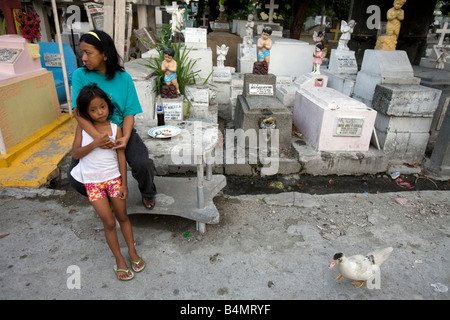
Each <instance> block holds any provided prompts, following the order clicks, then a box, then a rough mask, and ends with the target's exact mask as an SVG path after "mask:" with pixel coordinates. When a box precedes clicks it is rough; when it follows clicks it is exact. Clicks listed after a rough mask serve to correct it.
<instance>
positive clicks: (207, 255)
mask: <svg viewBox="0 0 450 320" xmlns="http://www.w3.org/2000/svg"><path fill="white" fill-rule="evenodd" d="M67 165H68V161H67V157H66V158H65V161H63V162H62V163H61V166H62V170H64V167H65V166H67ZM227 178H228V186H227V187H226V188H225V189H223V190H222V193H219V195H218V196H217V197H216V198H214V203H215V205H216V207H217V208H218V210H219V212H220V221H219V223H218V224H213V225H207V227H206V232H205V233H203V234H201V233H199V232H197V231H196V227H195V222H193V221H192V220H188V219H184V218H181V217H175V216H166V215H164V216H159V215H151V214H133V215H130V219H131V222H132V225H133V230H134V235H135V241H136V245H137V250H138V253H139V254H140V255H142V257H143V258H144V259H145V260H146V262H147V267H146V269H145V270H144V271H143V272H142V273H139V274H136V276H135V279H133V280H132V281H130V282H125V283H124V282H120V281H118V280H116V278H115V275H114V272H113V270H112V267H113V264H114V259H113V256H112V254H111V252H110V251H109V249H108V248H107V245H106V242H105V239H104V233H103V228H102V224H101V221H100V220H99V218H98V217H97V216H96V214H95V212H94V210H93V208H92V206H90V205H89V204H88V202H87V200H86V199H85V198H84V197H82V196H81V195H79V194H77V193H76V192H75V191H73V190H72V189H71V188H70V187H69V185H68V183H67V181H66V179H64V178H62V179H61V180H59V181H58V183H57V184H55V185H54V186H53V188H48V189H45V188H44V189H30V190H28V191H26V190H17V189H8V188H4V189H1V190H0V197H1V202H2V214H1V215H0V244H1V247H2V250H1V251H2V252H1V257H2V258H1V259H0V269H1V270H2V273H1V275H0V299H6V300H9V299H19V300H22V299H45V300H53V299H56V300H59V299H68V300H72V299H88V300H90V299H138V300H140V299H146V300H160V299H163V300H178V302H177V303H176V304H174V306H173V307H170V306H171V304H170V302H169V303H168V304H158V303H153V304H152V305H153V306H154V307H156V308H158V307H162V308H168V310H167V312H170V313H174V314H179V313H180V312H181V307H187V306H188V305H187V304H188V303H190V305H191V306H201V305H202V302H201V301H197V300H215V302H214V305H215V306H216V305H217V303H220V301H224V300H242V299H250V300H253V299H255V300H265V301H264V302H263V304H269V305H270V304H271V301H270V300H273V301H275V300H299V299H305V300H310V299H314V300H405V299H408V300H409V299H412V300H448V299H449V292H448V287H449V285H450V282H449V279H450V272H449V270H448V266H449V253H450V250H449V246H450V241H449V237H450V228H449V226H450V224H449V218H450V217H449V213H450V198H449V197H448V191H447V190H448V182H438V181H435V182H436V183H439V184H437V185H435V184H434V183H429V182H430V181H427V180H426V179H417V178H416V177H414V176H403V175H402V178H403V179H404V180H405V181H409V182H411V183H413V186H414V187H413V188H408V189H405V188H401V187H400V186H398V185H396V184H395V183H394V182H393V180H392V179H391V178H390V177H388V176H387V175H386V176H383V175H379V176H353V177H349V176H347V177H346V176H333V177H330V176H327V177H300V179H294V178H293V177H279V178H278V179H274V178H272V179H261V178H258V179H256V178H249V177H247V178H242V177H241V178H238V177H227ZM416 179H417V181H416ZM422 180H423V181H422ZM414 183H415V184H414ZM118 231H119V229H118ZM119 239H120V244H121V249H122V252H123V254H124V255H125V256H127V250H126V245H125V243H124V241H123V239H122V237H121V235H120V233H119ZM387 246H391V247H393V248H394V251H393V253H392V254H391V256H390V258H389V259H388V260H387V261H386V262H385V264H383V265H382V267H381V274H380V282H379V283H378V288H377V287H376V286H375V287H374V286H372V287H371V288H369V286H368V285H366V284H365V285H364V286H363V287H361V288H360V289H356V288H354V287H353V285H352V284H351V280H348V279H343V280H341V281H336V280H334V278H335V277H336V276H337V275H338V272H337V270H336V268H333V269H331V270H330V269H328V264H329V263H330V262H331V259H332V257H333V255H334V254H335V253H337V252H344V253H345V254H346V255H347V256H350V255H354V254H364V255H365V254H367V253H368V252H370V251H371V250H373V249H375V248H381V247H387ZM186 300H188V301H186ZM235 302H238V301H235ZM224 303H225V302H224ZM227 303H228V302H227ZM255 303H259V302H257V301H255ZM261 303H262V302H261ZM261 303H260V304H261ZM272 303H273V304H272V307H271V312H272V314H274V315H275V314H278V313H279V312H285V311H286V309H285V308H286V307H287V309H288V310H291V311H292V310H293V308H294V306H295V304H289V303H288V304H287V306H286V307H284V305H282V306H283V307H281V306H279V305H277V304H276V303H275V302H272ZM281 308H283V310H280V309H281ZM216 309H219V307H217V308H216ZM223 312H224V310H223V308H222V313H223Z"/></svg>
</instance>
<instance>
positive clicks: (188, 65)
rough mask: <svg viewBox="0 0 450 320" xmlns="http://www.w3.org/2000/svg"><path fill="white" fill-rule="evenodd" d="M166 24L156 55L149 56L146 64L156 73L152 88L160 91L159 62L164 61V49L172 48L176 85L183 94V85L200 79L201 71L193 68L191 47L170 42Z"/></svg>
mask: <svg viewBox="0 0 450 320" xmlns="http://www.w3.org/2000/svg"><path fill="white" fill-rule="evenodd" d="M168 26H169V28H166V26H164V27H163V29H165V30H162V31H161V32H162V33H161V37H160V41H161V42H160V43H159V44H158V46H157V47H156V49H157V51H158V56H157V57H152V58H150V59H149V63H148V64H147V65H146V66H147V67H149V68H151V69H153V71H154V74H155V75H156V86H155V88H154V90H155V91H156V92H157V93H161V87H162V85H163V84H164V72H163V71H162V70H161V64H162V62H163V61H164V51H165V50H166V49H167V48H169V47H171V48H172V49H174V50H175V56H174V60H175V61H176V63H177V81H178V86H179V88H180V92H181V94H183V95H185V87H186V86H187V85H192V84H196V83H197V81H198V80H199V79H200V76H199V73H200V72H201V70H195V64H196V63H197V60H194V59H191V58H189V52H190V51H191V49H188V48H187V47H186V46H184V47H183V46H182V45H181V43H180V42H178V43H172V42H171V41H170V31H169V37H167V30H170V25H168ZM211 74H212V71H211V73H210V74H209V75H208V77H207V78H206V79H205V81H204V82H203V84H206V83H207V81H208V79H209V78H210V76H211Z"/></svg>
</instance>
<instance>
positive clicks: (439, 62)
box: [434, 48, 448, 69]
mask: <svg viewBox="0 0 450 320" xmlns="http://www.w3.org/2000/svg"><path fill="white" fill-rule="evenodd" d="M441 52H442V53H441V55H440V56H439V58H437V60H436V65H435V66H434V67H435V68H436V69H445V63H446V62H447V56H448V50H447V49H446V48H443V49H442V50H441Z"/></svg>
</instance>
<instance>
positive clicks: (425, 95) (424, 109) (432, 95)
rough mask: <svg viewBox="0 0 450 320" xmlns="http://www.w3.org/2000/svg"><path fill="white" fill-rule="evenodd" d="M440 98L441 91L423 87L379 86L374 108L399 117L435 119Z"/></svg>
mask: <svg viewBox="0 0 450 320" xmlns="http://www.w3.org/2000/svg"><path fill="white" fill-rule="evenodd" d="M440 97H441V90H436V89H432V88H428V87H425V86H421V85H396V84H379V85H377V86H376V87H375V93H374V96H373V101H372V108H374V109H375V110H377V111H378V112H380V113H383V114H386V115H392V116H398V117H407V116H409V117H433V115H434V112H435V110H436V108H437V107H438V104H439V98H440Z"/></svg>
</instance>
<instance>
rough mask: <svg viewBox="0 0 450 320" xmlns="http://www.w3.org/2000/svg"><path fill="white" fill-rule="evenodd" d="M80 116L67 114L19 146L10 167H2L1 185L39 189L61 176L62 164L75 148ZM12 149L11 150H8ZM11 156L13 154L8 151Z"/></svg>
mask: <svg viewBox="0 0 450 320" xmlns="http://www.w3.org/2000/svg"><path fill="white" fill-rule="evenodd" d="M76 125H77V121H76V119H75V118H74V117H73V116H71V115H67V114H63V116H61V117H60V118H59V119H58V122H56V121H55V122H53V123H52V124H51V126H50V125H49V126H50V127H49V126H46V127H45V128H43V129H41V130H39V132H40V135H39V136H35V135H33V137H30V139H27V140H29V141H27V142H23V145H21V146H20V147H17V150H20V152H16V153H15V154H14V156H13V158H11V156H10V157H8V160H11V161H10V162H9V166H8V167H0V187H17V188H24V187H29V188H39V187H41V186H43V185H47V184H48V183H49V181H51V180H52V179H53V178H55V177H57V176H58V175H59V168H58V163H59V162H60V161H61V159H62V158H63V157H64V156H65V155H67V154H68V153H69V152H70V151H71V150H72V143H73V138H74V135H75V128H76ZM8 151H9V150H8ZM8 155H10V154H8Z"/></svg>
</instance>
